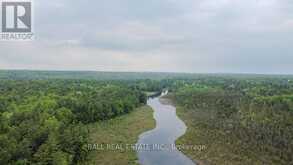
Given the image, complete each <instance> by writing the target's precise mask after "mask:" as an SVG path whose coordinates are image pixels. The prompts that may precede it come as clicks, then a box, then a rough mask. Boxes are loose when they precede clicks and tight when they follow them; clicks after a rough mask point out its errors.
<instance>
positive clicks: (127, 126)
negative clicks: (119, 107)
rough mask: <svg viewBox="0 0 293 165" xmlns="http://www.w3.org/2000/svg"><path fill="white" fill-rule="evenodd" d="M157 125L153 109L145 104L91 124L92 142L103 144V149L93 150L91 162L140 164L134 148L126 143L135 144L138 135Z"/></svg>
mask: <svg viewBox="0 0 293 165" xmlns="http://www.w3.org/2000/svg"><path fill="white" fill-rule="evenodd" d="M154 127H155V120H154V119H153V110H152V109H151V108H150V107H148V106H144V107H141V108H138V109H136V110H134V111H133V112H131V113H130V114H128V115H124V116H120V117H117V118H114V119H111V120H108V121H105V122H98V123H95V124H91V125H90V132H91V133H90V134H91V135H90V141H91V143H92V144H103V145H100V146H103V149H101V147H100V149H99V150H93V151H91V153H90V155H89V158H90V159H91V160H90V161H89V163H90V164H99V165H108V164H113V165H115V164H117V165H118V164H119V165H128V164H138V163H137V155H136V152H135V151H134V150H131V149H127V148H126V144H135V143H136V142H137V140H138V136H139V135H140V134H141V133H143V132H145V131H147V130H150V129H153V128H154ZM107 144H113V145H115V146H116V144H117V145H119V146H122V148H118V149H117V148H116V147H114V148H112V147H107Z"/></svg>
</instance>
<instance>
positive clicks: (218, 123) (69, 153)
mask: <svg viewBox="0 0 293 165" xmlns="http://www.w3.org/2000/svg"><path fill="white" fill-rule="evenodd" d="M117 75H120V77H121V78H119V77H117ZM121 75H122V76H121ZM163 89H168V90H169V91H170V94H169V95H168V96H167V97H168V98H170V99H172V100H173V102H174V103H175V104H176V107H177V109H178V112H177V113H178V114H179V117H181V118H182V119H183V120H184V121H185V122H186V123H187V126H188V130H187V132H186V134H185V135H184V136H183V137H182V138H180V139H179V141H178V143H184V144H205V145H207V146H208V147H207V148H208V151H204V152H200V153H199V152H192V151H184V150H183V152H184V153H186V154H187V155H188V156H190V157H191V158H192V159H196V160H201V161H203V162H206V164H225V163H227V161H228V162H232V163H230V164H284V165H285V164H290V163H291V164H292V162H293V160H292V159H293V157H292V155H293V77H292V76H289V75H243V74H234V75H233V74H179V73H177V74H172V73H145V74H144V73H122V74H120V73H106V72H97V73H95V72H50V71H0V164H7V165H9V164H11V165H12V164H13V165H14V164H18V165H24V164H40V165H41V164H42V165H43V164H45V165H46V164H48V165H51V164H62V165H63V164H64V165H67V164H72V165H74V164H84V162H85V161H86V160H87V159H88V155H89V153H88V150H87V148H86V147H85V146H86V144H88V143H89V136H90V135H89V134H90V131H89V129H88V125H91V124H93V123H97V122H103V121H105V122H106V121H109V120H111V119H113V118H116V117H119V116H123V115H127V114H129V113H131V112H132V111H133V110H134V109H135V108H137V107H141V106H143V105H145V104H146V101H147V93H148V92H149V93H151V92H153V93H155V94H158V92H159V91H161V90H163ZM110 123H111V122H110ZM138 124H139V123H138ZM219 155H222V156H219ZM233 162H236V163H233Z"/></svg>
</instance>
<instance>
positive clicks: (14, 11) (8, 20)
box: [0, 0, 33, 40]
mask: <svg viewBox="0 0 293 165" xmlns="http://www.w3.org/2000/svg"><path fill="white" fill-rule="evenodd" d="M0 1H1V0H0ZM1 15H2V16H1V18H2V21H1V23H2V25H1V27H2V29H1V32H2V33H0V40H31V39H32V37H33V33H32V2H31V1H29V0H28V1H13V0H4V1H2V2H1Z"/></svg>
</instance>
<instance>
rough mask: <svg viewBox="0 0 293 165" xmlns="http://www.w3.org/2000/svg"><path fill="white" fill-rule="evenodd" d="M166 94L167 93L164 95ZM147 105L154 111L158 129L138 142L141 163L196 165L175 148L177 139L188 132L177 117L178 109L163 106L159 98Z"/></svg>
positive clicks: (144, 164)
mask: <svg viewBox="0 0 293 165" xmlns="http://www.w3.org/2000/svg"><path fill="white" fill-rule="evenodd" d="M165 94H167V92H165V93H163V94H162V95H165ZM162 95H161V96H162ZM147 104H148V105H149V106H150V107H152V108H153V110H154V118H155V120H156V128H155V129H153V130H150V131H148V132H144V133H143V134H141V135H140V136H139V140H138V142H137V144H138V146H139V148H138V151H137V152H138V158H139V163H140V164H142V165H195V163H194V162H192V160H190V159H189V158H188V157H186V156H185V155H184V154H183V153H182V152H180V151H179V150H177V149H176V147H175V141H176V139H177V138H179V137H180V136H182V135H183V134H184V133H185V131H186V125H185V124H184V122H183V121H182V120H180V119H179V118H178V117H177V115H176V108H175V107H174V106H172V105H166V104H162V103H161V102H160V101H159V97H156V98H150V99H148V102H147Z"/></svg>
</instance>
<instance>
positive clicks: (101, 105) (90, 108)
mask: <svg viewBox="0 0 293 165" xmlns="http://www.w3.org/2000/svg"><path fill="white" fill-rule="evenodd" d="M127 84H128V83H126V82H97V81H90V80H60V79H59V80H9V79H6V80H1V81H0V164H42V165H43V164H80V163H82V162H84V161H85V159H86V158H87V154H88V153H87V150H86V148H85V145H86V144H87V143H88V136H89V131H88V129H87V127H86V125H87V124H90V123H94V122H97V121H103V120H108V119H111V118H114V117H116V116H120V115H123V114H127V113H129V112H131V111H132V110H133V109H134V108H136V107H138V106H140V105H143V104H145V103H146V95H145V94H144V93H142V92H141V91H140V90H138V89H136V87H135V85H127ZM133 84H134V83H133Z"/></svg>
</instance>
